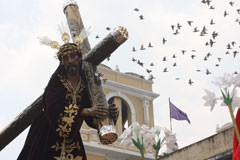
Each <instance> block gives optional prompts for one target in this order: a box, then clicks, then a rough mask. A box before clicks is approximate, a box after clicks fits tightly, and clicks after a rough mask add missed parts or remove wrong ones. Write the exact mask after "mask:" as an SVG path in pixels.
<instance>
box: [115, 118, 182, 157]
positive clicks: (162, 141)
mask: <svg viewBox="0 0 240 160" xmlns="http://www.w3.org/2000/svg"><path fill="white" fill-rule="evenodd" d="M161 130H163V131H164V137H163V138H161V136H160V135H161ZM119 139H120V140H121V142H120V144H121V145H123V146H130V145H132V144H133V145H134V146H135V147H136V148H137V149H138V150H139V151H140V154H141V158H142V160H143V159H144V153H145V152H149V153H151V152H152V151H153V152H152V153H154V158H155V160H157V159H158V154H159V151H160V149H161V147H162V146H164V145H166V146H167V147H168V148H170V149H175V150H176V149H178V146H177V143H176V141H177V140H176V136H175V134H172V133H171V131H169V130H168V129H167V128H161V127H157V126H156V127H152V128H150V127H149V126H147V125H142V126H141V125H140V124H139V123H138V122H136V123H134V124H132V125H131V126H130V127H128V128H127V129H125V130H124V132H123V133H122V135H120V136H119Z"/></svg>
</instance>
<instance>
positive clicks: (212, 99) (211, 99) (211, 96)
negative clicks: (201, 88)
mask: <svg viewBox="0 0 240 160" xmlns="http://www.w3.org/2000/svg"><path fill="white" fill-rule="evenodd" d="M205 92H206V93H207V95H206V96H203V97H202V98H203V99H204V100H205V101H206V102H205V103H204V106H211V111H212V110H213V108H214V107H215V105H216V103H217V98H216V96H215V93H213V92H211V91H209V90H207V89H205Z"/></svg>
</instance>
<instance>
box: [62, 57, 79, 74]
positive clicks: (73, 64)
mask: <svg viewBox="0 0 240 160" xmlns="http://www.w3.org/2000/svg"><path fill="white" fill-rule="evenodd" d="M61 63H62V65H63V67H64V69H65V71H66V73H67V74H68V75H71V76H73V75H75V74H77V73H78V72H79V68H80V65H81V57H80V56H79V55H78V54H77V53H76V52H71V53H68V54H64V55H63V56H62V57H61Z"/></svg>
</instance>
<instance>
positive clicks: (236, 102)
mask: <svg viewBox="0 0 240 160" xmlns="http://www.w3.org/2000/svg"><path fill="white" fill-rule="evenodd" d="M238 107H240V98H239V97H238V96H237V90H236V89H234V90H233V92H232V108H233V111H234V110H235V108H238Z"/></svg>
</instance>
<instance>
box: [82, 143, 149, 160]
mask: <svg viewBox="0 0 240 160" xmlns="http://www.w3.org/2000/svg"><path fill="white" fill-rule="evenodd" d="M83 143H84V148H85V150H86V152H87V154H93V155H99V156H105V157H114V158H116V157H118V158H128V159H136V160H140V159H141V157H140V152H136V151H131V150H126V149H122V148H116V147H113V146H111V145H110V146H109V145H102V144H99V143H97V142H83ZM144 158H145V160H152V159H153V156H152V154H149V153H147V154H144ZM111 159H112V158H111Z"/></svg>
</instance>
